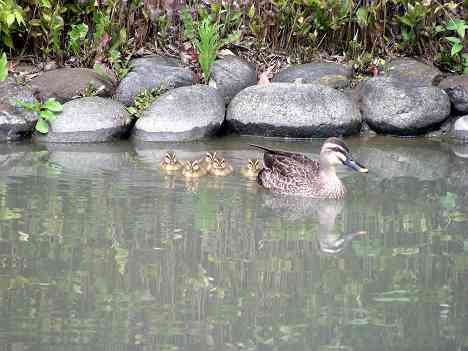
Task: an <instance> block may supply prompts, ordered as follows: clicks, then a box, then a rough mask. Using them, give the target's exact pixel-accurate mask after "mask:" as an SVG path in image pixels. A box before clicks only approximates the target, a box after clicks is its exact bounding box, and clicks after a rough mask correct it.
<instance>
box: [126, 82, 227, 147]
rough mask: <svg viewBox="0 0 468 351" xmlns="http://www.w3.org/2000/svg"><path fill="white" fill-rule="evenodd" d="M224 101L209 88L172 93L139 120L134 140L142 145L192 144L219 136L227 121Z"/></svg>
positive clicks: (201, 87) (162, 97)
mask: <svg viewBox="0 0 468 351" xmlns="http://www.w3.org/2000/svg"><path fill="white" fill-rule="evenodd" d="M224 115H225V107H224V100H223V98H222V97H221V95H220V94H219V93H218V91H217V90H216V89H214V88H211V87H209V86H206V85H194V86H189V87H181V88H177V89H174V90H171V91H169V92H167V93H165V94H163V95H162V96H161V97H159V98H158V99H157V100H156V101H155V102H154V103H153V104H152V105H151V106H150V107H149V108H148V109H147V110H146V111H145V112H144V113H143V115H142V116H141V117H140V118H139V119H138V121H137V122H136V124H135V129H134V137H135V138H136V139H137V140H143V141H189V140H197V139H201V138H204V137H208V136H211V135H213V134H216V132H218V131H219V129H220V127H221V124H222V123H223V121H224Z"/></svg>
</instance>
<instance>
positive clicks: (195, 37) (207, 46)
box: [181, 7, 240, 83]
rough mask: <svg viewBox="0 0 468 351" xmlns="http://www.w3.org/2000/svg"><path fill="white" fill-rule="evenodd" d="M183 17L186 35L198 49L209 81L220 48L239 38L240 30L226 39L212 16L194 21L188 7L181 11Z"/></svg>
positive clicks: (205, 76) (205, 75)
mask: <svg viewBox="0 0 468 351" xmlns="http://www.w3.org/2000/svg"><path fill="white" fill-rule="evenodd" d="M181 18H182V21H183V23H184V35H185V37H186V38H187V39H188V40H190V41H191V42H192V44H193V46H194V47H195V49H196V50H197V53H198V62H199V63H200V66H201V69H202V72H203V78H204V79H205V82H206V83H208V81H209V79H210V74H211V65H212V64H213V62H214V61H215V60H216V56H217V54H218V51H219V49H221V48H222V47H223V46H225V45H227V44H229V43H232V42H234V41H236V40H238V39H239V37H240V32H238V31H236V32H233V33H231V34H229V35H228V36H227V37H226V38H225V39H220V37H219V25H218V23H216V22H214V23H213V21H212V18H211V16H208V15H207V16H205V18H203V20H202V21H201V22H197V21H194V20H193V18H192V15H191V14H190V13H189V12H188V9H187V8H186V7H185V8H184V9H182V11H181Z"/></svg>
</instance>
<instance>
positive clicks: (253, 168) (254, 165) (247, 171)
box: [240, 158, 260, 178]
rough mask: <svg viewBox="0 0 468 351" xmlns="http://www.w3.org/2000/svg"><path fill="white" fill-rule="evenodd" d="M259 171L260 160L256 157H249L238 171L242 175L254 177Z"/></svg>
mask: <svg viewBox="0 0 468 351" xmlns="http://www.w3.org/2000/svg"><path fill="white" fill-rule="evenodd" d="M258 172H260V161H259V160H257V159H252V158H249V160H248V161H247V165H246V166H244V167H242V168H241V170H240V173H241V174H242V175H243V176H244V177H249V178H255V177H257V175H258Z"/></svg>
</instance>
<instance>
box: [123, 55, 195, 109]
mask: <svg viewBox="0 0 468 351" xmlns="http://www.w3.org/2000/svg"><path fill="white" fill-rule="evenodd" d="M130 64H131V66H132V70H131V71H130V72H129V73H128V74H127V75H126V76H125V77H124V78H123V79H122V81H121V82H120V84H119V86H118V87H117V90H116V92H115V96H116V98H117V100H118V101H120V102H121V103H123V104H124V105H126V106H130V105H132V104H133V99H134V98H135V96H137V95H138V94H139V93H141V92H142V91H144V90H145V89H148V90H152V89H157V88H164V89H171V88H177V87H181V86H186V85H192V84H193V75H192V71H190V70H189V69H188V68H184V67H182V66H180V64H179V62H178V61H177V60H175V59H171V58H165V57H160V56H150V57H142V58H138V59H134V60H132V61H131V62H130Z"/></svg>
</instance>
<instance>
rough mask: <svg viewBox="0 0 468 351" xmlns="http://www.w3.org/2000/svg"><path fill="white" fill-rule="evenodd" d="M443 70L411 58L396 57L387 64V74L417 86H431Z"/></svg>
mask: <svg viewBox="0 0 468 351" xmlns="http://www.w3.org/2000/svg"><path fill="white" fill-rule="evenodd" d="M440 74H441V72H440V71H439V70H438V69H437V68H436V67H434V66H430V65H426V64H425V63H422V62H419V61H416V60H414V59H411V58H406V57H402V58H396V59H393V60H391V61H390V62H389V63H388V64H387V65H385V76H386V77H390V78H394V79H395V80H399V81H402V82H405V83H406V84H412V85H415V86H430V85H432V83H433V81H434V79H435V78H436V77H437V76H439V75H440Z"/></svg>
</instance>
